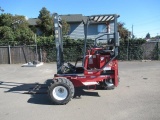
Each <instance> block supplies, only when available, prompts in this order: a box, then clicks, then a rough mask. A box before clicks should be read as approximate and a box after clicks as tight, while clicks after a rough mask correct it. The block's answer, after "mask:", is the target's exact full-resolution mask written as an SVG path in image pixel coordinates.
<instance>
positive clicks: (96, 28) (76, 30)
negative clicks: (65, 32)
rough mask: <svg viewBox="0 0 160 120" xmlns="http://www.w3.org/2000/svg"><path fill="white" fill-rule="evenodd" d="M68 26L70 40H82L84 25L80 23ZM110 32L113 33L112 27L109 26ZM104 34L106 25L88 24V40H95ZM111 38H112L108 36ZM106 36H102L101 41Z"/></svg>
mask: <svg viewBox="0 0 160 120" xmlns="http://www.w3.org/2000/svg"><path fill="white" fill-rule="evenodd" d="M69 24H70V32H69V36H70V38H72V39H84V24H83V22H81V23H69ZM110 29H111V30H110V32H111V33H113V31H114V25H113V24H111V25H110ZM105 32H106V24H102V23H101V24H90V25H89V28H88V36H87V38H88V39H95V38H97V37H98V36H100V35H102V34H104V33H105ZM110 37H111V38H113V36H110ZM106 38H107V36H106V35H105V36H103V37H102V38H101V39H106Z"/></svg>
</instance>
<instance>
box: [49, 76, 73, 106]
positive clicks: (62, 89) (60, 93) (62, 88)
mask: <svg viewBox="0 0 160 120" xmlns="http://www.w3.org/2000/svg"><path fill="white" fill-rule="evenodd" d="M48 93H49V97H50V99H51V101H52V102H53V103H54V104H57V105H64V104H67V103H68V102H69V101H70V100H71V98H73V96H74V86H73V84H72V82H71V81H70V80H68V79H67V78H56V79H54V83H53V84H51V86H50V87H49V89H48Z"/></svg>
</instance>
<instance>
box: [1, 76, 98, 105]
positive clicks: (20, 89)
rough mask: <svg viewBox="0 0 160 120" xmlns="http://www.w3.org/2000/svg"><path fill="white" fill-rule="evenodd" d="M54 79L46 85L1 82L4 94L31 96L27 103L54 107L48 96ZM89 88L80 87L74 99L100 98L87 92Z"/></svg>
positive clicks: (93, 93) (94, 93) (96, 93)
mask: <svg viewBox="0 0 160 120" xmlns="http://www.w3.org/2000/svg"><path fill="white" fill-rule="evenodd" d="M51 82H52V79H48V80H46V81H45V83H44V84H39V83H16V82H3V81H0V89H4V90H5V91H4V93H9V92H10V93H19V94H30V95H31V98H29V100H28V101H27V102H28V103H32V104H42V105H52V102H51V100H50V99H49V96H48V94H47V90H48V86H49V85H50V84H51ZM87 89H88V88H87V87H79V88H76V89H75V96H74V98H80V97H81V96H94V97H100V96H99V94H98V92H95V91H93V90H89V91H88V90H87Z"/></svg>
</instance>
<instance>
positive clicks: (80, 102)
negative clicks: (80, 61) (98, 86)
mask: <svg viewBox="0 0 160 120" xmlns="http://www.w3.org/2000/svg"><path fill="white" fill-rule="evenodd" d="M55 72H56V64H54V63H53V64H44V65H43V66H40V67H21V65H20V64H18V65H0V120H160V62H158V61H151V62H140V61H135V62H119V76H120V83H119V86H118V87H117V88H115V89H114V90H108V91H107V90H86V89H84V90H83V91H82V95H81V98H80V99H72V100H71V101H70V102H69V103H68V104H67V105H52V103H51V101H50V100H49V98H48V96H47V94H46V88H47V85H46V84H47V83H48V82H49V81H50V80H51V79H52V78H53V76H54V73H55ZM33 93H34V94H33Z"/></svg>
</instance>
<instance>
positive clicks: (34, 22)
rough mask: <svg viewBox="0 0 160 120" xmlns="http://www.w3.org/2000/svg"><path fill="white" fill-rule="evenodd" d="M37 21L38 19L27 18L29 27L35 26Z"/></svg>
mask: <svg viewBox="0 0 160 120" xmlns="http://www.w3.org/2000/svg"><path fill="white" fill-rule="evenodd" d="M38 20H39V19H38V18H29V19H28V23H29V25H37V21H38Z"/></svg>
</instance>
